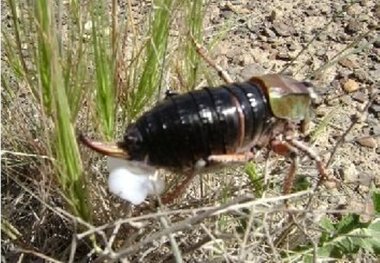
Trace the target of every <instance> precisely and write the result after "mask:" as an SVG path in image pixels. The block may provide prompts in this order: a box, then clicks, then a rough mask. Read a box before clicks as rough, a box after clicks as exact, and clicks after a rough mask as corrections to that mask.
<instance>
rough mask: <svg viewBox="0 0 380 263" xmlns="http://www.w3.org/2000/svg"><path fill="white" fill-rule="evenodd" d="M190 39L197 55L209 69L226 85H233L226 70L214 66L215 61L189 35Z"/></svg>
mask: <svg viewBox="0 0 380 263" xmlns="http://www.w3.org/2000/svg"><path fill="white" fill-rule="evenodd" d="M190 38H191V40H192V41H193V44H194V46H195V50H196V51H197V53H198V54H199V55H200V56H201V57H202V58H203V59H204V60H205V61H206V62H207V64H209V66H210V67H212V68H214V69H215V70H216V72H217V73H218V76H219V77H220V78H221V79H223V80H224V82H226V83H233V82H234V81H233V80H232V78H231V76H230V75H229V74H228V73H227V71H226V70H224V69H223V68H222V67H221V66H220V65H218V64H216V63H215V61H213V60H212V59H211V58H210V57H209V56H208V55H207V51H206V49H205V48H204V47H203V46H202V45H201V44H199V43H198V42H197V41H196V40H195V38H194V36H193V35H192V34H190Z"/></svg>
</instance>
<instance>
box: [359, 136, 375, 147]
mask: <svg viewBox="0 0 380 263" xmlns="http://www.w3.org/2000/svg"><path fill="white" fill-rule="evenodd" d="M356 141H357V142H358V143H359V144H360V145H361V146H364V147H368V148H376V147H377V143H376V140H375V139H374V138H373V137H371V136H365V137H361V138H358V139H356Z"/></svg>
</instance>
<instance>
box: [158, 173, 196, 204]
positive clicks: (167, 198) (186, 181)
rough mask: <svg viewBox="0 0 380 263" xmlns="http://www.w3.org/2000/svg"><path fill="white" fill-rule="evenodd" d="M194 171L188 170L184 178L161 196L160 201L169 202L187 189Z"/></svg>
mask: <svg viewBox="0 0 380 263" xmlns="http://www.w3.org/2000/svg"><path fill="white" fill-rule="evenodd" d="M195 175H196V173H195V172H194V171H190V172H187V173H186V177H185V179H184V180H183V181H182V182H180V183H179V184H178V185H177V186H175V187H174V189H173V190H172V191H170V192H169V193H166V194H165V195H164V196H162V197H161V203H162V204H170V203H172V202H173V201H174V200H175V199H177V198H179V197H180V196H181V195H182V194H183V193H184V191H185V190H186V189H187V187H188V186H189V184H190V183H191V181H192V180H193V178H194V177H195Z"/></svg>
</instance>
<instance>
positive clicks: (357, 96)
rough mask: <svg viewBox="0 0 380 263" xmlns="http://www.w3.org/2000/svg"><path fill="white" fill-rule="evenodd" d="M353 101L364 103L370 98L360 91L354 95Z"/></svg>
mask: <svg viewBox="0 0 380 263" xmlns="http://www.w3.org/2000/svg"><path fill="white" fill-rule="evenodd" d="M352 99H354V100H356V101H359V102H361V103H363V102H365V101H367V100H368V97H367V95H366V94H364V92H361V91H359V92H356V93H354V94H353V95H352Z"/></svg>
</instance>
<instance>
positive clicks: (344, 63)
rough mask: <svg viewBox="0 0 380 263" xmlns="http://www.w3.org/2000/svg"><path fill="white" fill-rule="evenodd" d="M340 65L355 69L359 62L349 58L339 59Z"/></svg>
mask: <svg viewBox="0 0 380 263" xmlns="http://www.w3.org/2000/svg"><path fill="white" fill-rule="evenodd" d="M339 65H341V66H343V67H345V68H349V69H354V68H356V67H357V64H356V63H355V62H354V61H352V60H351V59H349V58H343V59H341V60H339Z"/></svg>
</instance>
